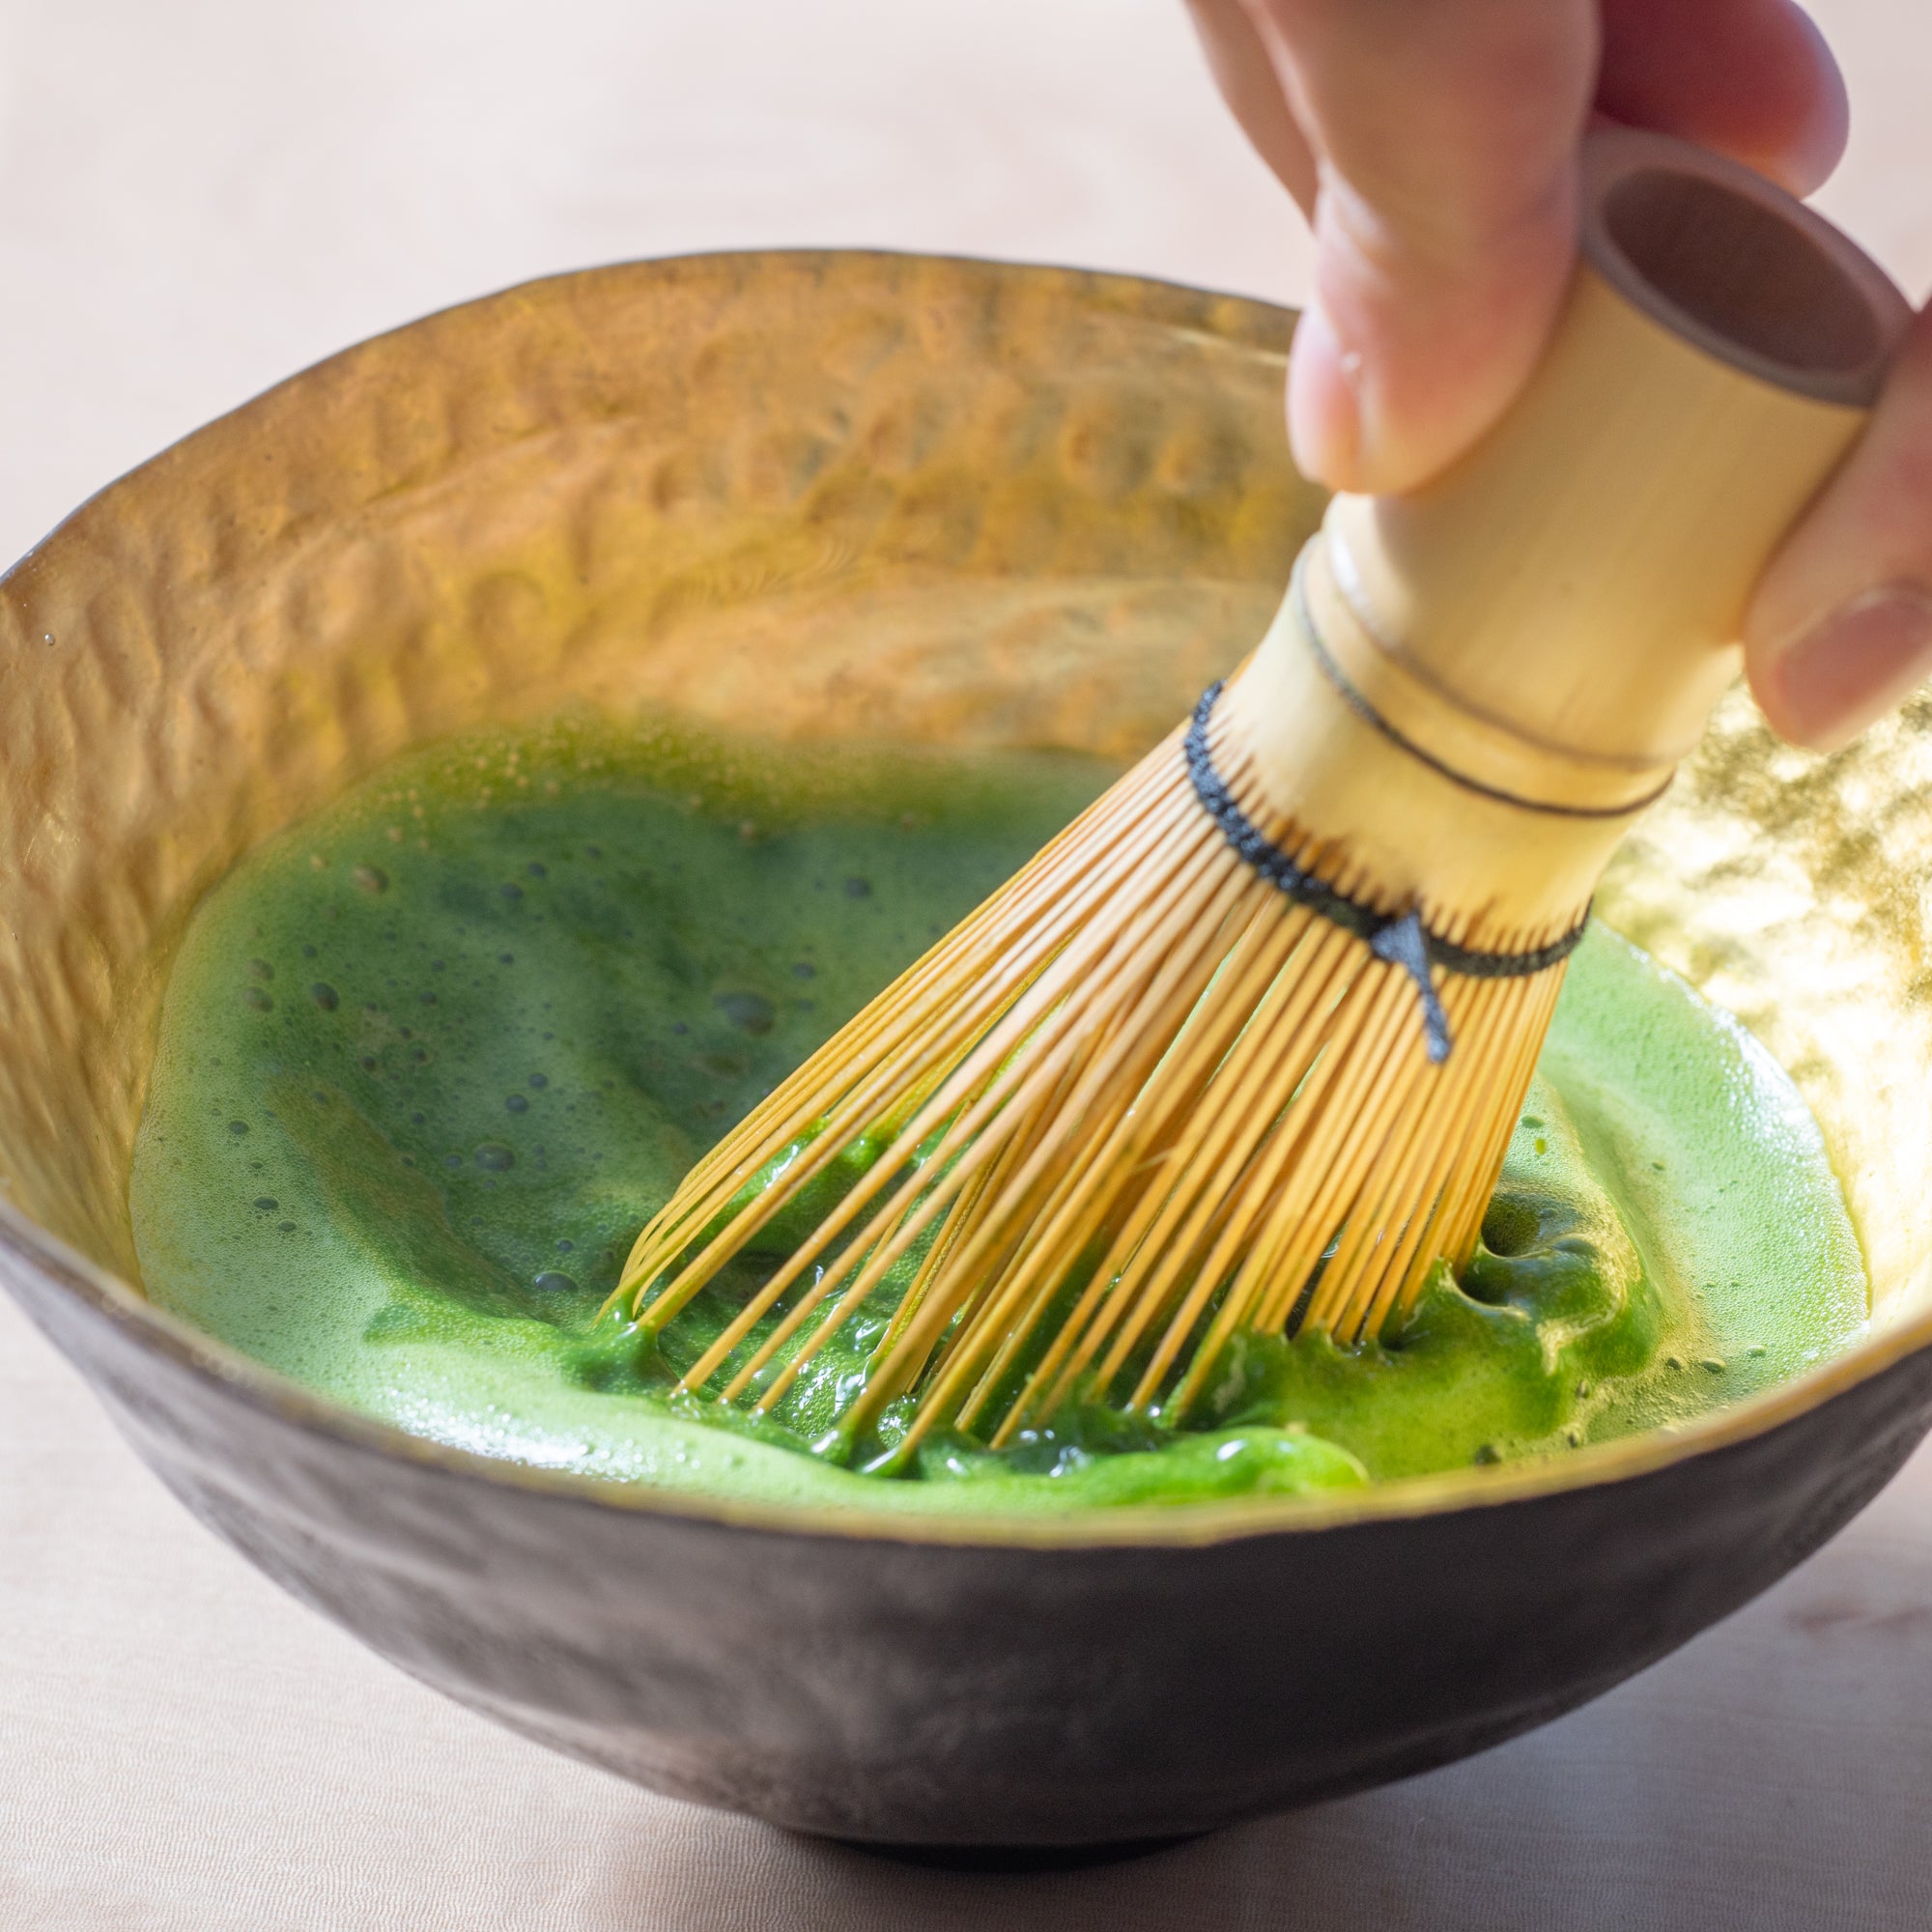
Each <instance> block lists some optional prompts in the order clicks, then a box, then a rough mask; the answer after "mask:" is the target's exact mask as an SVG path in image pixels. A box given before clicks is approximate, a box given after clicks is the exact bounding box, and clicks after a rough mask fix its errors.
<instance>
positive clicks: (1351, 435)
mask: <svg viewBox="0 0 1932 1932" xmlns="http://www.w3.org/2000/svg"><path fill="white" fill-rule="evenodd" d="M1361 378H1362V358H1361V356H1360V355H1357V354H1355V353H1354V352H1352V351H1350V350H1347V349H1345V348H1344V347H1343V346H1342V342H1341V338H1340V337H1339V336H1338V335H1337V334H1336V331H1335V325H1334V324H1333V323H1331V322H1330V321H1329V320H1328V317H1327V316H1326V314H1324V313H1323V311H1322V310H1321V308H1320V307H1319V306H1317V305H1316V304H1315V303H1312V302H1311V303H1310V304H1309V306H1308V307H1307V308H1306V309H1304V310H1303V311H1302V316H1301V320H1300V321H1299V322H1298V323H1297V324H1296V325H1295V328H1294V346H1293V354H1292V355H1291V358H1290V361H1289V369H1288V440H1289V447H1290V448H1291V449H1292V450H1293V454H1294V466H1295V468H1296V469H1299V470H1300V471H1301V473H1302V474H1303V475H1304V476H1307V477H1310V478H1312V479H1313V480H1314V481H1316V482H1318V483H1325V484H1327V485H1328V487H1329V488H1330V489H1331V490H1347V489H1350V488H1352V487H1353V486H1354V483H1355V480H1356V470H1357V469H1358V467H1359V458H1360V454H1361V448H1360V445H1361V438H1362V404H1361V396H1360V394H1359V389H1360V384H1361Z"/></svg>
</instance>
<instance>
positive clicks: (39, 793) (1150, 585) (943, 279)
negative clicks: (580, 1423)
mask: <svg viewBox="0 0 1932 1932" xmlns="http://www.w3.org/2000/svg"><path fill="white" fill-rule="evenodd" d="M1290 326H1291V325H1290V319H1289V318H1288V317H1287V316H1285V315H1284V314H1282V313H1281V312H1280V311H1278V310H1275V309H1271V308H1268V307H1267V306H1265V305H1264V304H1261V303H1255V302H1246V301H1242V300H1239V299H1237V298H1233V297H1220V296H1210V295H1202V294H1196V293H1193V292H1191V291H1187V290H1180V289H1172V288H1163V287H1159V286H1157V285H1152V284H1147V283H1141V282H1136V281H1132V280H1129V279H1127V278H1124V277H1114V276H1104V275H1092V274H1082V273H1078V272H1075V271H1072V270H1037V269H1025V270H1020V269H1010V268H1006V267H1003V266H999V265H994V264H985V263H977V262H962V261H947V260H931V259H923V258H918V257H907V256H895V255H867V254H840V255H815V254H780V255H749V256H748V255H739V256H730V255H726V256H712V257H697V258H693V259H689V260H683V261H673V262H666V263H658V264H643V265H637V266H631V267H623V268H615V269H609V270H595V271H592V272H589V273H586V274H582V275H572V276H563V277H558V278H556V279H554V280H552V281H548V282H540V283H536V284H533V285H531V286H529V287H526V288H522V289H517V290H513V291H511V292H509V293H508V294H506V295H503V296H499V297H497V298H493V299H490V300H486V301H482V302H476V303H472V304H469V306H467V307H464V308H459V309H455V310H451V311H449V312H447V313H445V314H442V315H440V316H435V317H432V318H430V319H429V320H427V321H425V322H422V323H419V324H416V325H414V326H413V327H410V328H407V329H403V330H399V331H397V332H396V333H394V334H392V335H388V336H384V337H381V338H378V339H377V340H375V341H373V342H370V343H366V344H364V345H362V346H361V347H359V348H357V349H353V350H350V351H348V352H347V353H346V354H344V355H339V356H336V357H335V358H333V359H332V360H330V361H328V362H326V363H324V364H322V365H320V366H319V367H317V368H315V369H312V370H309V371H308V372H306V373H305V374H303V375H301V376H298V377H296V378H295V379H294V380H292V381H291V382H289V383H287V384H283V385H282V386H281V387H279V388H277V389H275V390H272V391H270V393H269V394H268V395H266V396H263V397H261V398H259V399H258V400H257V401H255V402H253V403H251V404H249V405H248V406H246V407H245V408H244V409H241V410H240V411H238V412H236V413H234V414H233V415H230V416H228V417H225V418H223V419H222V420H221V421H219V422H216V423H214V424H213V425H211V426H210V427H209V428H207V429H205V430H203V431H201V432H200V433H199V434H197V435H195V436H193V437H190V438H189V439H187V440H185V442H183V443H180V444H178V445H177V446H176V447H175V448H173V449H171V450H169V451H168V452H167V453H166V454H164V455H162V456H161V457H159V458H157V459H156V460H155V461H154V462H153V463H150V464H149V465H147V466H146V467H145V468H143V469H140V470H138V471H136V472H135V473H134V474H133V475H131V476H129V477H128V478H126V479H124V480H123V481H122V482H120V483H117V484H115V485H113V486H112V487H111V488H109V489H108V490H106V491H104V492H103V493H102V494H101V495H100V496H99V497H96V498H95V499H94V500H93V501H91V502H90V503H88V504H87V505H86V506H85V507H84V508H83V509H82V510H80V511H79V512H78V513H77V514H76V515H75V516H74V517H73V518H71V520H70V521H69V522H68V523H67V524H66V525H64V526H62V527H61V529H60V530H59V531H58V532H57V533H56V534H55V535H54V536H53V537H51V538H49V539H48V540H47V542H46V543H45V544H43V546H42V547H41V548H40V549H39V550H37V551H36V552H34V553H33V554H31V555H29V556H28V557H27V558H26V559H25V560H24V561H23V562H21V563H20V564H19V565H18V566H17V567H16V568H15V569H14V571H13V572H12V573H11V574H10V575H9V576H8V577H7V578H6V580H5V581H4V585H0V663H4V666H5V672H4V675H5V680H6V703H5V705H4V707H0V786H4V793H0V797H3V798H4V810H0V1048H4V1051H0V1175H4V1176H5V1177H6V1179H7V1181H8V1184H9V1185H10V1187H11V1190H12V1199H13V1200H14V1204H15V1205H16V1206H17V1207H18V1208H20V1209H21V1210H22V1211H24V1212H25V1213H27V1214H29V1215H30V1216H32V1217H33V1218H34V1219H35V1220H37V1221H39V1222H40V1223H41V1224H43V1226H45V1227H46V1228H47V1229H49V1230H50V1231H51V1232H53V1233H54V1234H56V1235H58V1236H61V1237H63V1238H64V1239H66V1240H68V1241H71V1242H72V1243H73V1244H74V1245H75V1246H77V1247H79V1248H80V1249H82V1250H83V1251H84V1252H85V1253H87V1254H88V1255H90V1256H91V1257H92V1258H94V1259H95V1260H97V1261H99V1262H100V1263H102V1264H105V1265H109V1266H113V1267H115V1268H117V1269H120V1270H122V1271H124V1272H126V1273H128V1275H129V1276H130V1278H131V1276H132V1273H133V1262H132V1254H131V1248H130V1242H129V1236H128V1222H127V1214H126V1209H125V1205H124V1195H125V1192H126V1184H127V1174H128V1160H129V1156H130V1151H131V1147H132V1141H133V1132H134V1127H135V1124H136V1122H137V1120H138V1117H139V1110H140V1105H141V1100H142V1094H143V1092H144V1082H145V1067H146V1062H147V1059H148V1057H149V1054H150V1052H151V1050H152V1039H153V1031H154V1025H155V1018H156V1006H157V1000H158V994H159V988H160V983H161V978H162V975H163V973H164V971H165V967H166V962H167V959H168V956H169V954H170V952H171V950H172V947H173V944H174V942H175V940H176V938H177V936H178V935H179V932H180V930H181V927H182V923H183V922H184V920H185V917H186V915H187V913H188V912H189V911H190V910H191V909H192V907H193V905H194V904H195V902H196V900H197V899H198V898H199V897H200V895H202V893H204V892H205V891H206V890H207V889H208V887H209V886H210V885H211V884H213V881H214V880H215V879H217V878H218V877H219V876H220V875H221V873H222V872H223V871H224V870H225V869H226V868H227V867H229V866H230V865H231V864H232V863H233V862H234V860H235V859H236V857H237V856H238V855H239V854H240V853H241V852H242V851H245V850H246V849H248V847H250V846H251V845H253V844H254V843H256V842H258V841H259V840H260V839H261V838H264V837H266V836H267V835H269V834H270V833H271V832H273V831H275V830H276V829H278V828H279V827H281V826H282V825H285V824H287V823H288V822H289V821H290V820H292V819H294V818H296V817H298V816H299V815H301V814H302V813H303V812H306V811H308V810H312V809H314V808H315V807H317V806H318V805H320V804H322V803H323V802H325V801H326V800H327V799H328V798H329V797H331V796H333V795H334V794H335V793H336V792H338V791H339V790H340V789H341V788H342V787H343V786H345V785H346V784H348V783H349V782H351V781H354V780H355V778H356V777H357V776H359V775H360V774H361V773H363V772H365V771H367V770H368V769H369V768H370V767H372V766H374V765H376V764H379V763H381V762H382V761H383V760H384V759H385V758H388V757H391V756H393V755H395V754H396V753H399V752H402V751H405V750H407V749H409V748H410V747H412V746H414V745H417V744H420V743H423V742H425V741H427V740H431V739H434V738H439V737H442V736H445V735H447V734H449V733H451V732H454V731H458V730H461V729H463V728H464V727H466V726H469V725H477V724H479V723H483V722H485V721H491V722H503V721H509V720H515V719H522V718H527V717H529V716H532V715H534V714H538V713H541V712H544V711H547V710H550V709H552V708H554V707H556V706H558V705H562V704H566V703H570V702H579V703H588V704H595V705H598V706H600V707H603V708H605V709H611V710H616V711H618V712H620V713H621V712H624V711H627V710H632V709H635V708H636V707H638V706H640V705H644V704H658V705H663V706H669V707H673V708H675V709H678V710H681V711H684V712H686V713H688V714H694V715H696V716H698V717H701V718H704V719H708V720H712V721H716V722H719V723H725V724H728V725H733V726H736V727H738V728H748V729H752V730H758V731H765V732H769V733H771V734H773V735H777V736H788V735H845V736H851V735H853V734H855V733H856V734H859V735H867V736H883V737H887V738H896V739H913V740H936V739H945V740H948V741H951V742H969V741H970V742H980V743H986V744H999V745H1026V746H1064V747H1071V748H1078V749H1082V750H1090V751H1097V752H1103V753H1110V754H1113V755H1117V756H1120V757H1126V756H1129V755H1131V754H1133V753H1137V752H1139V751H1140V750H1142V749H1144V748H1145V747H1146V746H1147V745H1148V744H1150V743H1151V742H1153V740H1154V739H1155V738H1157V737H1158V736H1159V735H1160V733H1161V732H1163V731H1164V730H1165V729H1166V728H1167V727H1168V725H1170V724H1171V723H1172V721H1173V719H1174V718H1175V716H1176V715H1177V714H1178V713H1179V711H1181V710H1183V709H1184V708H1185V706H1186V705H1187V704H1188V703H1190V702H1191V701H1192V699H1193V697H1194V696H1195V695H1196V694H1198V692H1199V690H1200V688H1201V686H1202V685H1203V684H1204V683H1206V682H1207V680H1208V678H1209V677H1211V676H1213V675H1215V674H1217V673H1218V672H1219V671H1221V670H1223V669H1225V668H1227V666H1228V665H1229V664H1230V663H1231V662H1233V661H1234V659H1235V658H1236V657H1237V656H1238V655H1239V654H1240V652H1241V651H1242V650H1244V649H1245V648H1246V647H1247V646H1248V644H1249V643H1250V642H1251V641H1252V639H1254V638H1255V637H1256V636H1258V635H1259V633H1260V631H1261V629H1262V628H1263V626H1264V623H1265V621H1266V618H1267V615H1268V613H1269V611H1270V610H1271V608H1272V606H1273V604H1274V602H1275V600H1276V597H1277V595H1278V592H1279V588H1280V584H1281V582H1282V580H1283V574H1284V572H1285V569H1286V565H1287V561H1288V559H1289V558H1290V557H1291V556H1292V555H1293V551H1294V549H1295V547H1296V545H1297V543H1298V542H1299V540H1300V538H1301V537H1302V536H1303V535H1304V534H1305V532H1306V530H1307V529H1308V528H1309V527H1310V526H1311V525H1312V522H1313V520H1314V519H1315V517H1316V516H1317V515H1319V511H1320V497H1319V496H1318V494H1317V493H1316V492H1314V491H1313V490H1312V489H1310V488H1309V486H1307V485H1306V484H1304V483H1302V482H1301V481H1300V480H1299V479H1298V478H1297V477H1296V476H1295V475H1294V473H1293V470H1292V469H1290V467H1289V465H1288V462H1287V459H1286V455H1285V452H1284V450H1283V447H1282V442H1283V439H1282V436H1281V433H1280V404H1279V390H1280V383H1281V371H1282V366H1283V359H1284V356H1285V354H1286V348H1287V342H1288V335H1289V330H1290Z"/></svg>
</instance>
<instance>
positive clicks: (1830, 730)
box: [1768, 584, 1932, 752]
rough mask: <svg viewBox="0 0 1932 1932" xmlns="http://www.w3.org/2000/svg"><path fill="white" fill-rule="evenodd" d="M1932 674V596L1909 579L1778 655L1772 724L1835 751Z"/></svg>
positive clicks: (1856, 604) (1824, 622)
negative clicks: (1774, 714) (1908, 582)
mask: <svg viewBox="0 0 1932 1932" xmlns="http://www.w3.org/2000/svg"><path fill="white" fill-rule="evenodd" d="M1928 676H1932V597H1928V596H1927V595H1926V593H1925V592H1924V591H1922V590H1919V589H1918V588H1916V587H1915V586H1913V585H1911V584H1892V585H1888V586H1887V587H1886V588H1884V589H1882V590H1868V591H1866V592H1865V593H1864V595H1863V596H1861V597H1855V598H1854V599H1853V600H1852V601H1851V603H1849V604H1845V605H1842V606H1840V607H1839V609H1837V610H1836V611H1832V612H1831V614H1830V615H1829V616H1826V617H1824V618H1822V619H1820V621H1819V622H1817V623H1816V624H1814V625H1812V627H1811V628H1810V629H1809V630H1808V631H1805V632H1804V633H1803V634H1802V635H1801V636H1800V637H1799V638H1798V639H1797V640H1796V641H1795V642H1793V643H1791V644H1788V645H1787V646H1786V647H1785V648H1784V649H1783V650H1782V651H1780V652H1779V653H1777V655H1776V657H1775V658H1774V659H1773V660H1772V664H1771V668H1770V670H1769V672H1768V677H1769V680H1770V682H1771V683H1772V684H1773V685H1774V686H1775V691H1774V692H1773V694H1772V696H1773V699H1774V702H1773V705H1772V707H1771V708H1772V709H1773V711H1774V712H1775V713H1776V714H1778V715H1776V716H1775V717H1774V720H1773V722H1774V723H1775V724H1776V725H1777V726H1778V728H1779V729H1780V730H1781V731H1783V732H1784V733H1785V735H1786V736H1787V737H1791V738H1796V739H1798V740H1799V741H1800V742H1802V743H1804V744H1806V745H1809V746H1811V747H1813V749H1815V750H1817V751H1820V752H1835V751H1836V750H1837V749H1838V747H1839V746H1840V745H1844V744H1848V743H1850V741H1851V740H1852V739H1854V738H1856V737H1857V736H1858V734H1859V733H1860V732H1861V731H1862V730H1863V729H1864V728H1865V726H1866V725H1869V724H1870V723H1871V722H1872V720H1873V719H1875V718H1879V717H1882V716H1883V715H1884V714H1885V713H1886V712H1888V711H1889V710H1890V709H1891V707H1892V706H1893V705H1894V704H1896V703H1897V702H1898V701H1899V700H1900V699H1901V698H1903V697H1905V696H1907V695H1908V694H1909V693H1911V692H1912V691H1913V690H1914V689H1915V688H1916V687H1917V686H1918V685H1919V684H1921V683H1922V682H1924V680H1925V679H1926V678H1927V677H1928Z"/></svg>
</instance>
